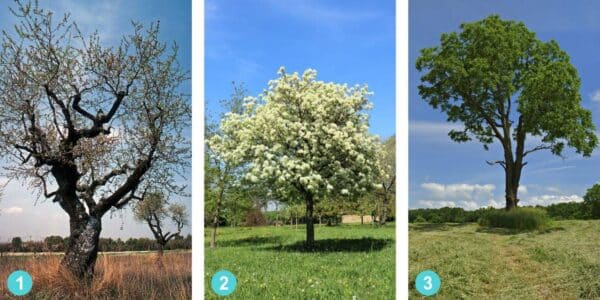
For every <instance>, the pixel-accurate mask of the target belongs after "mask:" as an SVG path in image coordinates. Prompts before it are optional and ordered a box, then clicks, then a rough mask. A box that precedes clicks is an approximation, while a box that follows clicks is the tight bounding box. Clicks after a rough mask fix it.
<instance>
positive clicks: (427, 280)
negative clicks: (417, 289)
mask: <svg viewBox="0 0 600 300" xmlns="http://www.w3.org/2000/svg"><path fill="white" fill-rule="evenodd" d="M423 280H425V286H424V287H423V288H425V289H426V290H428V291H429V290H430V289H431V288H432V287H433V285H432V284H431V276H425V278H423Z"/></svg>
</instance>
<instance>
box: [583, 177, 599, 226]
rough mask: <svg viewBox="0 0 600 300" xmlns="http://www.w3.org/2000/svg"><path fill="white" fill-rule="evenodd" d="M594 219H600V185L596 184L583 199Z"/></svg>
mask: <svg viewBox="0 0 600 300" xmlns="http://www.w3.org/2000/svg"><path fill="white" fill-rule="evenodd" d="M583 201H584V202H585V204H586V205H587V206H588V208H589V212H590V215H591V217H592V218H594V219H600V184H594V185H593V186H592V187H591V188H589V189H588V190H587V192H586V194H585V196H584V197H583Z"/></svg>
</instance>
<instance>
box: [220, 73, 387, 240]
mask: <svg viewBox="0 0 600 300" xmlns="http://www.w3.org/2000/svg"><path fill="white" fill-rule="evenodd" d="M278 75H279V77H278V78H277V79H275V80H271V81H270V82H269V85H268V89H267V90H265V91H264V92H263V93H262V94H260V95H259V97H258V98H254V97H247V98H246V99H245V103H244V111H243V112H242V113H239V114H237V113H229V114H227V115H226V116H225V117H224V118H223V120H222V122H221V131H222V134H220V135H218V136H214V137H213V138H211V140H210V141H209V143H210V144H211V147H212V148H213V149H214V150H215V152H216V153H217V154H218V155H219V156H221V157H222V158H223V159H225V160H227V161H232V162H234V163H236V164H239V163H244V164H246V166H247V170H248V171H247V172H246V174H245V179H246V180H248V181H250V182H252V183H257V184H258V183H260V184H264V185H265V186H269V187H270V192H271V193H272V194H273V196H275V197H277V198H279V199H282V201H286V202H295V201H303V202H304V203H305V204H306V222H307V224H306V243H307V246H308V247H312V246H313V245H314V227H313V224H314V221H313V209H314V205H315V202H316V201H318V200H319V199H322V198H323V197H326V196H335V195H347V196H353V195H357V194H360V193H364V192H366V191H367V190H369V189H370V188H372V187H373V185H374V179H375V178H376V176H377V173H378V168H377V163H376V158H377V156H378V153H379V151H381V150H380V149H381V147H380V146H379V142H378V137H377V136H374V135H371V134H370V133H369V132H368V129H369V124H368V120H369V116H368V114H367V111H368V110H369V109H370V108H371V106H372V104H371V103H370V102H369V101H368V96H369V95H371V93H370V92H369V90H368V89H367V87H366V86H358V85H357V86H353V87H349V86H348V85H346V84H337V83H333V82H329V83H326V82H323V81H318V80H316V76H317V72H316V71H315V70H312V69H308V70H306V71H305V72H304V74H302V76H300V75H299V74H298V73H293V74H288V73H286V72H285V70H284V68H283V67H282V68H280V70H279V72H278Z"/></svg>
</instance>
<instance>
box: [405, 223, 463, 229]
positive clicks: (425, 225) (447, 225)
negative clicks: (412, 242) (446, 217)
mask: <svg viewBox="0 0 600 300" xmlns="http://www.w3.org/2000/svg"><path fill="white" fill-rule="evenodd" d="M469 224H470V223H413V224H411V225H410V230H411V231H447V230H450V229H452V228H456V227H463V226H467V225H469Z"/></svg>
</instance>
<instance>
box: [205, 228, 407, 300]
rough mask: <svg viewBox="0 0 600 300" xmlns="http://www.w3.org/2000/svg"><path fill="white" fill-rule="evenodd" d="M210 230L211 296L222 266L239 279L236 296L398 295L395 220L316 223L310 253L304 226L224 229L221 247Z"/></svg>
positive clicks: (208, 274) (207, 280)
mask: <svg viewBox="0 0 600 300" xmlns="http://www.w3.org/2000/svg"><path fill="white" fill-rule="evenodd" d="M210 232H211V231H210V230H206V231H205V234H206V236H205V239H206V248H205V276H204V284H205V286H206V292H205V298H206V299H217V296H216V294H215V293H214V292H213V291H212V289H211V287H210V286H211V285H210V280H211V277H212V275H213V274H214V273H215V272H216V271H217V270H219V269H227V270H229V271H231V272H232V273H233V274H235V276H236V277H237V280H238V285H237V288H236V291H235V292H234V293H233V294H231V296H229V297H228V298H230V299H352V298H353V296H356V299H394V295H395V287H394V285H395V282H394V273H395V264H394V260H395V244H394V237H395V230H394V224H393V223H391V224H387V225H386V226H384V227H380V228H375V227H373V226H372V225H341V226H333V227H327V226H319V225H316V226H315V239H316V244H317V250H316V251H312V252H306V251H305V250H304V249H303V248H302V246H303V242H304V240H305V237H306V230H305V228H304V227H303V226H298V228H297V229H296V228H295V227H294V226H283V227H274V226H269V227H239V228H235V229H232V228H227V227H226V228H219V231H218V237H217V245H218V248H217V249H210V248H209V247H208V242H209V241H210V240H209V239H210Z"/></svg>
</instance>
